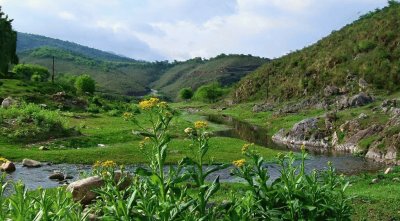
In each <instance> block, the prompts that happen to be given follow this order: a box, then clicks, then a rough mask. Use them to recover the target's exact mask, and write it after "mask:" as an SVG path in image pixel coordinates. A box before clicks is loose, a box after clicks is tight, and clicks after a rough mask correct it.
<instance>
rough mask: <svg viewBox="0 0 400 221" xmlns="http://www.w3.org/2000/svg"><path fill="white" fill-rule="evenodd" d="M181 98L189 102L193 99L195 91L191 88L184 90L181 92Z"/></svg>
mask: <svg viewBox="0 0 400 221" xmlns="http://www.w3.org/2000/svg"><path fill="white" fill-rule="evenodd" d="M179 97H180V98H181V99H183V100H189V99H191V98H192V97H193V90H192V88H190V87H187V88H182V89H181V90H180V91H179Z"/></svg>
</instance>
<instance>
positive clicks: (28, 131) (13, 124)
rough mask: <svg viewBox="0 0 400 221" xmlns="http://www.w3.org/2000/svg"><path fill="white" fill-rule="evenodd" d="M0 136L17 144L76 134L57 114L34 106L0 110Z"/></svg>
mask: <svg viewBox="0 0 400 221" xmlns="http://www.w3.org/2000/svg"><path fill="white" fill-rule="evenodd" d="M0 125H1V128H0V134H1V136H3V137H6V138H8V139H10V140H11V141H17V142H26V143H27V142H32V141H42V140H47V139H50V138H58V137H65V136H70V135H73V134H76V133H77V131H75V130H74V129H73V128H69V127H68V125H67V122H66V120H65V118H63V117H62V116H61V115H60V113H59V112H57V111H50V110H45V109H42V108H41V107H39V106H38V105H35V104H23V105H21V106H19V107H17V106H13V107H10V108H8V109H3V108H1V109H0Z"/></svg>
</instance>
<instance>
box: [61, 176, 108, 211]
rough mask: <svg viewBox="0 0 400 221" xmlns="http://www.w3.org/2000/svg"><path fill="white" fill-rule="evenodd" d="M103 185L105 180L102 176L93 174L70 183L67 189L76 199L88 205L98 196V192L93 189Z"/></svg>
mask: <svg viewBox="0 0 400 221" xmlns="http://www.w3.org/2000/svg"><path fill="white" fill-rule="evenodd" d="M103 185H104V181H103V180H102V179H101V178H100V177H98V176H93V177H88V178H85V179H82V180H78V181H75V182H73V183H71V184H69V185H68V187H67V190H68V191H70V192H71V193H72V197H73V199H74V201H76V202H78V201H79V202H80V203H81V204H83V205H87V204H89V203H90V202H91V201H92V200H94V199H95V198H96V193H94V192H92V190H94V189H97V188H100V187H101V186H103Z"/></svg>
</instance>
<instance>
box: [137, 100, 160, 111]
mask: <svg viewBox="0 0 400 221" xmlns="http://www.w3.org/2000/svg"><path fill="white" fill-rule="evenodd" d="M159 102H160V99H158V98H155V97H152V98H150V99H149V100H144V101H141V102H140V103H139V107H140V108H141V109H143V110H149V109H151V108H153V107H155V106H157V105H158V103H159Z"/></svg>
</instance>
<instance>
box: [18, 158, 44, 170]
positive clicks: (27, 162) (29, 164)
mask: <svg viewBox="0 0 400 221" xmlns="http://www.w3.org/2000/svg"><path fill="white" fill-rule="evenodd" d="M22 166H24V167H28V168H35V167H41V166H42V163H40V162H39V161H36V160H31V159H23V160H22Z"/></svg>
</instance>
